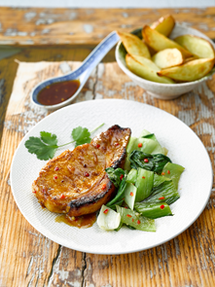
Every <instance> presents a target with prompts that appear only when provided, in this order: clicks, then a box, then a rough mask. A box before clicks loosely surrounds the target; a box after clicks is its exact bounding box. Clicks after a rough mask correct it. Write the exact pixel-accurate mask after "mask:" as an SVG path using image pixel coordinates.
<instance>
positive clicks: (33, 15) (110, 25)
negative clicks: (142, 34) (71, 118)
mask: <svg viewBox="0 0 215 287" xmlns="http://www.w3.org/2000/svg"><path fill="white" fill-rule="evenodd" d="M214 13H215V7H210V8H198V9H197V8H191V9H189V8H180V9H179V8H177V9H143V8H140V9H59V8H57V9H51V8H47V9H45V8H18V9H15V8H6V7H1V9H0V44H3V45H15V44H19V45H50V44H57V45H59V44H67V45H71V44H86V43H88V44H98V43H99V42H100V41H101V39H103V38H104V37H105V36H107V35H108V34H109V33H110V32H112V31H114V30H120V31H132V30H134V29H136V28H139V27H142V26H143V25H144V24H150V23H152V22H153V21H156V20H157V19H158V18H159V17H161V16H163V15H165V14H172V15H173V16H174V17H175V19H176V20H177V21H179V22H184V23H185V24H186V25H187V26H191V27H193V28H196V29H198V30H200V31H202V32H204V33H205V34H206V35H208V36H209V37H211V38H215V31H214Z"/></svg>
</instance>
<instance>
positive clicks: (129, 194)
mask: <svg viewBox="0 0 215 287" xmlns="http://www.w3.org/2000/svg"><path fill="white" fill-rule="evenodd" d="M136 192H137V188H136V186H134V185H133V184H132V183H128V184H127V186H126V189H125V203H127V205H128V206H129V207H130V209H131V210H133V209H134V202H135V199H136Z"/></svg>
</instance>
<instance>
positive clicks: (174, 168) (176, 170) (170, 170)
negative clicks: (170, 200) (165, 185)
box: [162, 162, 184, 189]
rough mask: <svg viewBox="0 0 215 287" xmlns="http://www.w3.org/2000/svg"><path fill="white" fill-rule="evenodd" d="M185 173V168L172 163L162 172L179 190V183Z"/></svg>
mask: <svg viewBox="0 0 215 287" xmlns="http://www.w3.org/2000/svg"><path fill="white" fill-rule="evenodd" d="M183 171H184V167H183V166H181V165H179V164H175V163H170V162H168V163H167V164H166V165H165V166H164V168H163V170H162V172H163V173H164V174H165V177H166V178H170V179H171V180H172V182H173V184H174V185H175V188H176V189H178V182H179V179H180V176H181V174H182V172H183Z"/></svg>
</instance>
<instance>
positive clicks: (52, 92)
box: [37, 80, 80, 106]
mask: <svg viewBox="0 0 215 287" xmlns="http://www.w3.org/2000/svg"><path fill="white" fill-rule="evenodd" d="M79 86H80V82H79V80H72V81H64V82H58V83H54V84H51V85H49V86H47V87H45V88H44V89H42V90H41V91H40V92H39V94H38V96H37V100H38V102H39V103H40V104H42V105H44V106H51V105H56V104H59V103H62V102H64V101H66V100H68V99H69V98H70V97H71V96H73V95H74V94H75V92H76V91H77V90H78V88H79Z"/></svg>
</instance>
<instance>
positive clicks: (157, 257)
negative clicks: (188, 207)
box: [0, 62, 215, 287]
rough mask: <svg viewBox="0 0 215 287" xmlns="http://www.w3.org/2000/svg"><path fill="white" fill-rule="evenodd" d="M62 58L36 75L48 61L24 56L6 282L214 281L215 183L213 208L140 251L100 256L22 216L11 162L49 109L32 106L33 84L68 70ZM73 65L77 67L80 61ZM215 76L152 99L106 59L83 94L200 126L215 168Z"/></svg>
mask: <svg viewBox="0 0 215 287" xmlns="http://www.w3.org/2000/svg"><path fill="white" fill-rule="evenodd" d="M60 64H61V63H57V62H53V63H49V64H48V66H47V65H46V64H45V66H44V68H43V69H42V70H40V73H39V75H40V76H39V77H35V75H38V71H39V68H38V67H39V66H40V63H34V64H33V63H32V64H30V63H21V64H20V66H19V69H18V74H17V75H18V77H17V78H16V81H15V82H14V87H13V93H12V96H11V101H10V102H9V105H8V110H7V115H6V119H5V124H4V129H3V135H2V144H1V149H0V158H1V162H2V165H1V166H0V169H1V170H0V174H1V181H0V189H1V197H0V206H1V210H2V212H1V219H2V220H1V222H0V270H1V273H0V285H1V286H7V287H9V286H29V287H30V286H56V287H57V286H68V287H69V286H90V287H93V286H94V287H99V286H114V287H115V286H116V287H121V286H126V287H127V286H128V287H130V286H150V287H151V286H153V287H155V286H165V287H180V286H198V287H199V286H203V287H205V286H214V285H215V279H214V278H215V276H214V275H215V260H214V258H215V250H214V247H213V242H214V240H215V235H214V232H213V229H214V224H215V217H214V197H215V186H213V191H212V194H211V197H210V200H209V202H208V204H207V207H206V208H205V210H204V211H203V213H202V214H201V216H200V217H199V218H198V219H197V221H196V222H195V223H193V224H192V226H191V227H190V228H189V229H187V230H186V231H184V232H183V233H182V234H181V235H179V236H177V237H176V238H174V239H172V240H170V241H169V242H167V243H165V244H162V245H160V246H158V247H156V248H152V249H149V250H145V251H142V252H136V253H133V254H124V255H112V256H111V255H94V254H88V253H87V254H85V253H82V252H77V251H75V250H71V249H68V248H65V247H62V246H59V245H58V244H56V243H54V242H52V241H51V240H49V239H47V238H45V237H44V236H43V235H41V234H40V233H39V232H37V231H36V230H35V229H34V228H33V227H32V226H31V225H30V224H29V223H28V222H27V221H26V220H25V218H24V217H23V216H22V214H21V213H20V211H19V209H18V207H17V206H16V204H15V202H14V199H13V196H12V193H11V188H10V180H9V175H10V165H11V161H12V157H13V154H14V152H15V149H16V147H17V146H18V144H19V142H20V140H21V139H22V137H23V136H24V134H25V133H26V132H27V131H28V130H29V129H30V128H31V126H33V125H34V124H35V123H36V122H38V121H39V120H40V119H41V118H43V117H44V116H46V113H44V112H41V111H40V110H38V109H34V108H33V107H32V106H31V105H30V102H29V96H28V95H29V91H30V90H31V87H32V86H33V85H35V84H36V83H37V82H38V81H40V80H42V79H44V78H48V77H50V76H54V75H57V74H58V75H59V74H61V73H63V71H62V69H61V68H60ZM68 65H69V66H70V67H71V68H75V67H77V66H78V65H80V62H79V63H73V62H68ZM29 67H30V70H29ZM29 71H30V72H29ZM29 73H30V74H31V75H29ZM19 75H22V77H20V76H19ZM214 82H215V77H213V78H212V79H211V80H209V81H208V82H207V83H206V84H204V85H202V86H201V88H199V89H197V90H194V91H192V92H190V93H188V94H186V95H184V96H182V97H180V98H178V99H176V100H171V101H163V100H158V99H155V98H151V97H150V96H149V95H148V94H147V92H146V91H144V90H143V89H141V88H139V87H137V86H136V85H135V84H133V82H131V80H130V79H129V78H128V77H127V76H126V75H125V74H124V73H123V72H122V71H121V70H120V69H119V67H118V66H117V64H116V63H105V64H99V66H98V68H97V69H96V70H95V73H93V74H92V77H91V78H90V80H89V81H88V82H87V84H86V85H85V87H84V89H83V90H82V93H81V95H80V97H79V98H78V99H77V101H86V100H92V99H95V100H96V99H103V98H109V99H111V98H121V99H126V100H134V101H139V102H144V103H147V104H150V105H153V106H156V107H159V108H161V109H162V110H165V111H167V112H169V113H171V114H173V115H175V116H177V117H178V118H180V119H181V120H182V121H183V122H185V123H186V124H187V125H188V126H190V127H191V128H192V129H193V130H194V132H195V133H196V134H197V135H198V136H199V137H200V138H201V140H202V141H203V143H204V145H205V146H206V148H207V150H208V153H209V155H210V158H211V161H212V165H213V170H215V166H214V162H215V161H214V141H215V138H214V134H215V133H214V129H215V119H214V116H213V115H214V105H215V103H214V94H213V89H214ZM16 90H17V91H19V93H20V94H22V95H23V97H24V99H25V100H24V101H23V102H22V105H19V104H14V103H15V102H16V97H15V94H14V91H16Z"/></svg>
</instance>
